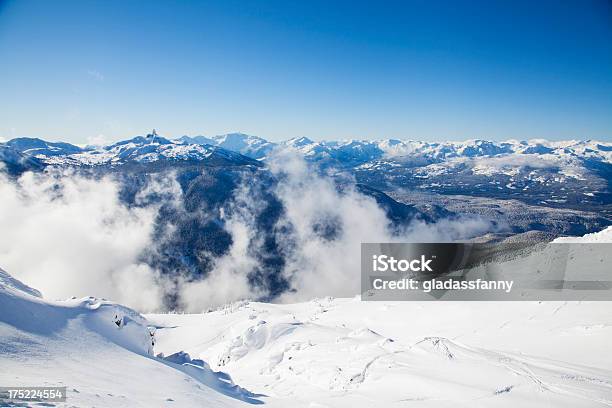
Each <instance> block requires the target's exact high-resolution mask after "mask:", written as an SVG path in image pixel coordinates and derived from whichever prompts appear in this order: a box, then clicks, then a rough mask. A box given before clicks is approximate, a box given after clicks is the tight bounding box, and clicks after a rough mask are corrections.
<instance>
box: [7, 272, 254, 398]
mask: <svg viewBox="0 0 612 408" xmlns="http://www.w3.org/2000/svg"><path fill="white" fill-rule="evenodd" d="M36 295H38V293H37V292H36V291H35V290H33V289H31V288H28V287H27V286H25V285H24V284H23V283H21V282H19V281H17V280H16V279H14V278H12V277H10V275H8V274H7V273H6V272H4V271H2V270H0V367H1V369H0V384H2V385H3V386H36V385H38V386H44V385H47V386H66V387H67V401H66V403H65V404H61V405H62V406H78V407H86V406H87V407H92V406H96V407H135V406H142V407H162V406H177V407H178V406H180V407H191V406H193V407H195V406H215V407H235V406H245V405H248V404H249V402H250V403H258V402H260V400H257V399H255V398H254V397H255V396H253V395H252V394H250V393H249V392H247V391H246V390H244V389H242V388H239V387H237V386H235V385H234V384H233V383H232V382H231V379H230V377H228V376H227V375H225V374H223V373H216V372H214V371H212V370H211V369H210V368H209V367H208V366H207V365H206V364H204V363H203V362H200V361H192V360H187V359H185V358H184V355H182V354H177V355H174V356H169V357H168V358H166V359H162V358H156V357H153V344H154V336H152V333H153V332H154V327H152V326H150V324H149V322H148V321H147V320H146V319H145V318H144V317H142V316H141V315H140V314H138V313H137V312H135V311H133V310H131V309H129V308H126V307H124V306H121V305H118V304H115V303H112V302H108V301H105V300H101V299H95V298H84V299H71V300H67V301H54V302H51V301H46V300H44V299H41V298H40V297H37V296H36ZM48 406H49V405H48Z"/></svg>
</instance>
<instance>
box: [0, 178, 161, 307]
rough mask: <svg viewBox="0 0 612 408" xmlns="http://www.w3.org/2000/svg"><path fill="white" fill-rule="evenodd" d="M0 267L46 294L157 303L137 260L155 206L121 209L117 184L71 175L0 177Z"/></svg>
mask: <svg viewBox="0 0 612 408" xmlns="http://www.w3.org/2000/svg"><path fill="white" fill-rule="evenodd" d="M0 197H2V199H1V200H0V225H2V231H1V233H0V265H2V267H3V268H4V269H6V270H7V271H9V273H11V274H13V275H14V276H15V277H16V278H18V279H20V280H23V281H24V282H27V283H28V284H29V285H30V286H32V287H35V288H37V289H39V290H41V291H42V292H43V295H44V296H45V297H48V298H52V299H53V298H66V297H69V296H79V297H80V296H89V295H92V296H98V297H104V298H108V299H111V300H114V301H118V302H120V303H124V304H127V305H129V306H132V307H135V308H138V309H140V310H145V311H150V310H156V309H159V308H161V307H162V295H163V285H161V284H160V283H158V281H159V276H158V274H157V272H156V271H155V270H153V269H151V268H150V267H149V266H148V265H146V264H144V263H143V262H141V261H140V260H139V256H140V254H141V253H142V251H143V249H144V248H145V247H147V245H149V242H150V238H151V234H152V231H153V225H154V220H155V216H156V210H157V209H156V208H155V207H153V206H151V207H148V208H128V207H126V206H125V205H123V204H122V203H121V202H120V201H119V198H118V187H117V184H116V183H115V182H114V181H113V180H111V179H110V178H108V177H105V178H102V179H100V180H94V179H90V178H84V177H81V176H78V175H74V174H72V175H69V176H67V175H65V174H63V175H50V174H33V173H25V174H24V175H23V176H21V177H20V178H19V180H18V181H17V182H16V183H13V182H11V181H9V180H7V179H6V178H5V177H4V176H0Z"/></svg>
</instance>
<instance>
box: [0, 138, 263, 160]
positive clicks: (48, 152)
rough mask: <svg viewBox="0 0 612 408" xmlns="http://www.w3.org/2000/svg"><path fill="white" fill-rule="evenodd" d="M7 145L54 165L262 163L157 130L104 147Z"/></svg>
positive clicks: (34, 142) (34, 143)
mask: <svg viewBox="0 0 612 408" xmlns="http://www.w3.org/2000/svg"><path fill="white" fill-rule="evenodd" d="M0 146H1V145H0ZM5 146H6V148H12V149H14V150H15V151H17V152H18V153H20V154H22V155H24V156H26V157H32V158H34V159H36V160H38V161H40V162H41V163H43V164H45V165H51V166H103V165H121V164H126V163H153V162H158V161H169V162H201V163H205V164H217V165H219V164H220V165H246V164H251V165H256V166H258V165H259V163H257V162H256V161H255V160H253V159H250V158H249V157H246V156H243V155H241V154H240V153H237V152H234V151H231V150H227V149H224V148H220V147H217V146H213V145H210V144H199V143H186V142H181V141H175V140H168V139H166V138H163V137H161V136H159V135H157V134H156V133H155V132H154V133H151V134H148V135H146V136H136V137H134V138H132V139H128V140H123V141H119V142H116V143H113V144H110V145H107V146H100V147H86V148H80V147H78V146H74V145H70V144H68V143H55V142H46V141H43V140H40V139H30V138H19V139H13V140H10V141H8V142H7V143H6V144H5Z"/></svg>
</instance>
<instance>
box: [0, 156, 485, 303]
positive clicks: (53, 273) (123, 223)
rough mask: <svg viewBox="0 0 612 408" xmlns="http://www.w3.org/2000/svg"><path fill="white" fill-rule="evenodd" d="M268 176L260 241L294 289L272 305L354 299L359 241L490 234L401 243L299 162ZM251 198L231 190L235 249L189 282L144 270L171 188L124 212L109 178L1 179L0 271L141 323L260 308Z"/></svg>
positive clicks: (354, 197)
mask: <svg viewBox="0 0 612 408" xmlns="http://www.w3.org/2000/svg"><path fill="white" fill-rule="evenodd" d="M270 170H271V172H272V173H273V174H274V175H275V177H276V178H277V179H278V180H279V181H278V183H277V184H275V186H274V187H273V189H274V191H273V193H274V195H275V196H276V197H277V199H278V200H279V201H280V203H281V204H282V206H283V208H284V211H283V213H282V215H281V217H280V219H279V220H278V222H276V223H275V225H274V227H273V230H272V231H268V232H269V233H272V234H274V235H275V236H276V241H277V242H278V243H279V245H280V248H279V251H280V252H281V253H282V255H283V258H284V266H283V267H282V272H281V273H282V275H283V278H285V279H286V281H288V282H289V284H290V290H288V291H286V292H284V293H283V294H282V295H281V296H280V298H278V299H277V300H279V301H284V302H290V301H298V300H306V299H310V298H312V297H320V296H328V295H330V296H353V295H355V294H357V293H358V292H359V285H360V282H359V279H360V272H359V268H360V243H361V242H410V241H414V242H419V241H420V242H425V241H429V242H435V241H452V240H457V239H463V238H468V237H471V236H475V235H479V234H482V233H485V232H486V231H489V230H491V228H492V226H491V225H490V224H489V223H488V222H485V221H483V220H479V219H474V218H469V219H456V220H443V221H440V222H438V223H436V224H426V223H424V222H420V221H414V222H412V223H411V224H410V225H409V226H408V227H406V228H404V229H403V230H402V231H399V232H398V231H397V230H396V229H395V228H392V226H391V225H390V222H389V220H388V219H387V217H386V214H385V212H384V210H383V209H381V208H380V207H379V206H378V205H377V203H376V202H375V200H374V199H372V198H370V197H367V196H365V195H363V194H361V193H359V192H357V191H356V190H354V189H353V188H350V187H349V188H345V189H342V191H339V190H338V188H337V186H336V184H335V183H334V181H333V180H332V179H331V178H330V177H327V176H321V175H318V174H317V173H316V172H315V171H314V170H313V169H311V168H310V167H309V166H308V165H307V164H306V162H304V161H303V159H301V158H298V157H296V156H286V155H283V156H282V157H278V158H277V160H274V161H272V162H271V163H270ZM256 188H257V187H256V185H255V184H253V183H251V182H249V181H248V180H245V182H244V183H243V185H242V186H241V187H240V188H238V189H237V191H236V192H235V194H234V198H233V202H232V203H231V204H230V208H231V211H229V212H228V214H225V213H224V212H222V213H221V216H220V218H221V220H220V221H221V222H223V225H224V228H225V230H226V231H227V232H228V233H229V234H230V235H231V237H232V245H231V246H230V248H229V250H228V251H227V252H226V253H225V255H223V256H220V257H218V258H217V259H215V262H214V265H213V267H212V269H211V270H210V271H209V272H208V274H207V275H206V276H205V277H204V278H202V279H199V280H195V281H193V280H189V279H186V278H185V277H177V276H174V277H172V278H170V277H168V276H164V275H161V274H160V273H159V272H158V271H157V270H155V269H154V268H153V267H151V266H150V265H149V264H147V263H146V262H145V260H144V259H143V254H144V253H146V252H147V251H154V250H155V244H156V243H155V242H153V241H154V239H153V236H154V229H155V223H156V219H157V217H158V214H159V208H160V203H161V202H163V203H166V204H170V205H172V206H173V208H174V209H175V210H176V211H177V212H180V211H184V209H183V208H182V192H181V189H180V186H179V185H178V183H177V182H176V180H175V179H174V178H172V177H170V176H165V177H159V178H157V179H153V180H151V181H149V183H148V184H147V186H146V188H145V189H143V190H142V191H140V192H138V194H137V195H136V199H135V202H136V204H137V205H134V206H131V207H130V206H127V205H126V204H125V203H123V202H122V201H121V200H120V199H119V192H120V186H119V183H118V182H117V181H116V180H114V179H112V178H110V177H103V178H101V179H94V178H89V177H84V176H82V175H78V174H75V173H66V172H63V173H50V174H49V173H43V174H33V173H25V174H24V175H22V176H21V177H20V178H19V179H18V180H17V181H13V180H9V179H7V178H6V177H4V176H1V175H0V226H2V231H1V233H0V266H1V267H2V268H4V269H6V270H7V271H9V273H11V274H13V275H14V276H15V277H17V278H18V279H21V280H23V281H24V282H26V283H27V284H29V285H31V286H33V287H35V288H37V289H40V290H41V291H42V292H43V295H44V296H45V297H48V298H66V297H69V296H73V295H74V296H86V295H92V296H99V297H105V298H108V299H111V300H114V301H117V302H120V303H123V304H126V305H129V306H131V307H134V308H136V309H138V310H141V311H145V312H146V311H155V310H163V309H164V307H165V304H164V301H165V299H167V298H168V296H172V297H173V298H175V299H176V300H177V304H178V306H179V307H180V308H181V309H183V310H185V311H189V312H201V311H202V310H206V309H208V308H213V307H216V306H219V305H222V304H225V303H228V302H232V301H236V300H240V299H254V298H261V297H265V296H267V295H268V293H267V289H266V288H265V287H262V286H261V285H253V284H252V282H251V281H250V280H249V277H250V273H251V272H252V271H253V270H254V269H255V268H257V267H258V266H259V262H260V260H261V257H260V256H259V255H260V253H261V251H263V249H264V247H265V243H264V242H263V237H262V234H261V231H260V230H259V229H258V226H257V223H256V218H257V216H258V215H259V214H260V213H261V211H263V209H264V208H265V203H264V202H262V198H261V194H257V192H256V191H255V190H256ZM167 233H168V234H171V233H173V232H172V229H171V228H169V229H168V232H167ZM155 239H156V240H159V239H163V237H161V238H160V237H159V236H158V237H156V238H155Z"/></svg>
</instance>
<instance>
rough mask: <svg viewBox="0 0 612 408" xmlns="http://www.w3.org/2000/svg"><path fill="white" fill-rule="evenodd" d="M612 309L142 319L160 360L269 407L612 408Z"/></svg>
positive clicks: (249, 307) (571, 306)
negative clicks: (220, 374)
mask: <svg viewBox="0 0 612 408" xmlns="http://www.w3.org/2000/svg"><path fill="white" fill-rule="evenodd" d="M608 309H609V307H608V305H607V304H606V303H600V302H591V303H588V302H582V303H579V302H566V303H562V302H547V303H542V302H499V303H495V302H492V303H487V302H448V303H445V302H439V303H435V302H432V303H422V302H362V301H360V300H359V299H357V298H355V299H331V298H325V299H318V300H313V301H311V302H306V303H300V304H290V305H274V304H266V303H256V302H252V303H240V304H237V305H233V306H229V307H227V308H224V309H220V310H218V311H214V312H210V313H206V314H198V315H149V316H147V317H148V318H149V319H150V320H151V321H153V322H155V323H156V324H157V325H158V326H159V329H158V331H157V341H158V344H157V346H156V347H157V348H158V349H159V350H162V351H164V350H168V351H170V350H177V349H179V348H182V349H184V350H186V351H187V352H189V353H190V354H191V355H194V356H198V357H199V358H201V359H203V360H205V361H207V362H208V363H209V364H210V365H211V367H213V369H223V370H225V371H227V372H228V373H229V374H230V375H231V376H232V378H234V379H235V380H236V381H238V382H239V383H240V384H243V385H244V386H246V387H247V388H249V389H250V390H251V391H254V392H258V393H263V394H266V395H268V398H267V404H268V405H270V406H280V407H282V406H298V407H302V406H303V407H307V406H329V407H354V406H357V407H360V406H363V407H369V406H404V404H406V403H407V402H410V406H416V407H429V406H435V407H438V406H442V407H443V406H487V407H489V406H493V407H497V406H500V407H505V406H507V407H514V406H521V407H529V406H534V407H537V406H555V407H562V406H568V407H580V406H584V407H592V406H599V405H602V406H605V405H610V404H612V371H611V370H610V367H612V356H610V354H609V353H608V343H609V340H610V338H611V336H612V325H611V322H610V318H609V310H608ZM492 310H494V311H495V312H494V313H492V312H491V311H492Z"/></svg>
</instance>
